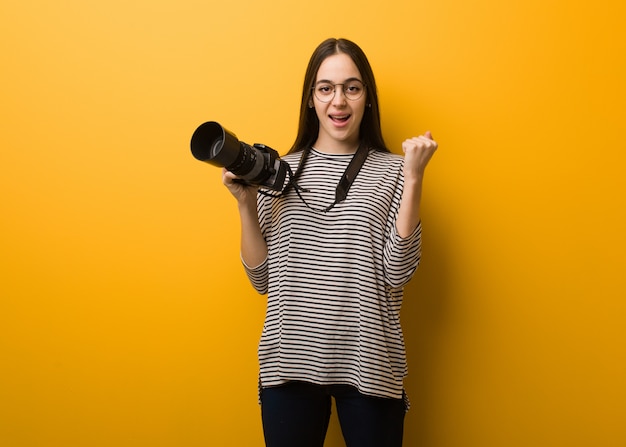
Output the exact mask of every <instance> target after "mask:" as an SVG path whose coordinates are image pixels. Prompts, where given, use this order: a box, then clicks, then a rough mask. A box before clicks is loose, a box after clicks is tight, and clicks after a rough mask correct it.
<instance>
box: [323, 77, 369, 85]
mask: <svg viewBox="0 0 626 447" xmlns="http://www.w3.org/2000/svg"><path fill="white" fill-rule="evenodd" d="M350 81H359V82H360V83H361V84H363V81H362V80H360V79H359V78H348V79H346V80H345V81H343V82H338V83H337V84H345V83H347V82H350ZM324 83H327V84H333V85H337V84H335V83H334V82H333V81H331V80H328V79H320V80H319V81H317V82H316V83H315V85H318V84H324Z"/></svg>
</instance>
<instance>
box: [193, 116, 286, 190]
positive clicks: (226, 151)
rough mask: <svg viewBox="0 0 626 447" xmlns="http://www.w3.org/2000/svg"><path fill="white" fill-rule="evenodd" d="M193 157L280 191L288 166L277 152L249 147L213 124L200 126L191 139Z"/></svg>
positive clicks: (266, 148)
mask: <svg viewBox="0 0 626 447" xmlns="http://www.w3.org/2000/svg"><path fill="white" fill-rule="evenodd" d="M191 153H192V154H193V156H194V157H195V158H196V159H198V160H200V161H204V162H206V163H209V164H212V165H214V166H218V167H222V168H226V169H227V170H229V171H230V172H232V173H233V174H235V175H237V176H238V177H239V178H241V180H242V181H243V182H244V183H248V184H250V185H258V186H264V187H266V188H269V189H273V190H275V191H281V190H282V189H283V184H284V183H285V177H286V175H287V171H288V165H287V163H286V162H285V161H283V160H281V159H280V157H279V155H278V152H276V151H275V150H274V149H272V148H271V147H268V146H265V145H264V144H258V143H257V144H254V145H252V146H250V145H249V144H246V143H244V142H242V141H239V140H238V139H237V136H236V135H235V134H234V133H232V132H229V131H228V130H226V129H225V128H224V127H222V126H221V125H220V124H219V123H217V122H215V121H208V122H206V123H204V124H201V125H200V126H199V127H198V128H197V129H196V130H195V132H194V133H193V135H192V137H191Z"/></svg>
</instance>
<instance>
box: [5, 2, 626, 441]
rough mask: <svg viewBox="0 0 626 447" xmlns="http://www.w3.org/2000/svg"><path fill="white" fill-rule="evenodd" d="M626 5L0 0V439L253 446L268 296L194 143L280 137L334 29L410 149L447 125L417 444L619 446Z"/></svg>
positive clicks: (624, 377) (275, 143)
mask: <svg viewBox="0 0 626 447" xmlns="http://www.w3.org/2000/svg"><path fill="white" fill-rule="evenodd" d="M624 5H625V3H624V2H623V1H618V0H614V1H607V0H598V1H595V2H576V1H565V0H562V1H546V0H523V1H522V0H519V1H518V0H514V1H512V2H507V1H495V0H491V1H489V0H478V1H474V2H467V1H462V0H441V1H428V2H427V1H422V0H417V1H416V0H407V1H404V2H403V1H393V0H392V1H386V2H375V1H363V2H352V3H350V2H348V3H346V2H343V3H342V2H334V1H333V2H330V1H327V0H321V1H317V2H309V3H306V4H303V3H302V4H301V3H300V2H298V1H293V0H289V1H287V0H281V1H275V2H273V3H267V2H257V1H253V0H245V1H237V0H233V1H227V2H217V1H211V0H209V1H206V0H205V1H199V0H198V1H194V0H168V1H165V0H162V1H159V0H151V1H147V0H137V1H132V0H123V1H122V0H108V1H101V2H88V1H83V0H58V1H54V2H52V1H44V0H40V1H33V0H20V1H14V0H3V1H2V3H1V5H0V42H1V43H0V45H1V48H2V67H1V71H0V102H1V105H0V107H1V116H0V131H1V132H0V145H1V152H0V187H1V190H0V191H1V193H0V194H1V195H0V213H1V214H0V215H1V221H0V254H1V261H0V262H1V264H0V280H1V281H0V297H1V300H0V362H1V364H0V445H2V446H7V447H22V446H29V447H30V446H41V447H56V446H88V447H98V446H107V447H108V446H117V447H126V446H128V447H137V446H149V447H160V446H168V447H169V446H171V447H193V446H259V445H262V431H261V426H260V417H259V407H258V404H257V401H256V380H257V372H258V370H257V362H256V344H257V342H258V337H259V334H260V330H261V326H262V318H263V312H264V298H263V297H260V296H258V295H256V293H255V292H254V291H253V290H252V288H251V287H250V285H249V284H248V282H247V279H246V278H245V276H244V273H243V270H242V268H241V266H240V263H239V258H238V237H239V236H238V235H239V228H238V219H237V213H236V207H235V203H234V200H233V199H232V198H231V197H230V196H229V194H228V193H227V192H226V191H225V189H224V188H223V186H222V185H221V182H220V172H219V169H217V168H215V167H212V166H210V165H207V164H204V163H200V162H198V161H196V160H195V159H194V158H193V157H192V156H191V154H190V151H189V139H190V137H191V134H192V132H193V130H195V128H196V127H197V126H198V125H199V124H201V123H202V122H204V121H208V120H217V121H219V122H221V123H222V124H223V125H224V126H225V127H227V128H228V129H230V130H231V131H233V132H234V133H235V134H237V136H238V137H239V139H241V140H242V141H245V142H248V143H250V144H251V143H255V142H260V143H265V144H267V145H269V146H272V147H274V148H275V149H277V150H279V152H280V153H281V154H284V153H285V151H286V150H287V148H288V147H289V145H290V144H291V142H292V141H293V139H294V137H295V132H296V126H297V114H298V106H299V97H300V89H301V83H302V79H303V76H304V69H305V65H306V63H307V61H308V58H309V56H310V54H311V52H312V51H313V49H314V48H315V46H316V45H317V44H318V43H319V42H321V41H322V40H323V39H325V38H326V37H331V36H332V37H347V38H350V39H352V40H354V41H356V42H357V43H359V44H360V45H361V46H362V48H363V49H364V50H365V52H366V53H367V54H368V56H369V58H370V62H371V63H372V65H373V68H374V71H375V73H376V76H377V81H378V83H379V93H380V101H381V110H382V119H383V128H384V129H383V130H384V132H385V135H386V139H387V142H388V144H389V145H390V146H391V147H392V148H393V150H394V151H397V152H399V147H400V142H401V141H402V140H403V139H404V138H406V137H409V136H413V135H414V134H418V133H422V132H424V131H425V130H428V129H430V130H432V132H433V134H434V136H435V138H436V139H437V140H438V141H439V143H440V150H439V152H438V153H437V154H436V157H435V158H434V159H433V161H432V164H431V166H430V167H429V170H428V174H427V179H426V185H425V193H424V213H423V221H424V238H425V240H424V253H423V261H422V262H423V263H422V267H421V269H420V271H419V272H418V274H417V275H416V277H415V279H414V280H413V282H412V283H411V284H410V286H409V287H408V290H407V298H406V302H405V306H404V308H403V323H404V327H405V331H406V342H407V346H408V355H409V367H410V376H409V378H408V380H407V388H408V392H409V395H410V397H411V400H412V409H411V411H410V412H409V413H408V416H407V420H406V436H405V438H406V443H405V445H407V446H432V447H461V446H462V447H474V446H475V447H502V446H508V447H517V446H519V447H522V446H523V447H528V446H541V447H544V446H545V447H552V446H567V447H578V446H580V447H583V446H623V445H626V424H625V423H624V421H625V420H626V419H625V415H626V343H625V342H626V329H625V328H624V325H625V323H626V318H625V317H626V304H625V303H624V298H625V296H626V293H625V292H626V284H625V280H624V266H625V265H626V262H625V261H626V259H625V255H624V252H625V249H626V243H625V240H624V229H625V228H626V222H625V217H624V214H625V213H624V210H623V209H624V205H625V203H624V202H625V200H624V193H625V185H624V168H625V166H624V165H625V163H624V162H625V160H626V155H625V149H626V145H625V143H624V131H625V130H626V129H625V127H626V126H625V125H624V123H625V115H626V113H625V112H626V109H625V104H626V101H625V100H626V89H625V87H624V84H625V81H626V63H625V61H626V59H625V55H626V33H625V32H624V31H623V25H624V23H625V21H626V14H625V6H624ZM326 445H327V447H332V446H341V445H343V444H342V441H341V436H340V432H339V428H338V424H337V421H336V419H334V418H333V420H332V422H331V429H330V433H329V436H328V441H327V443H326Z"/></svg>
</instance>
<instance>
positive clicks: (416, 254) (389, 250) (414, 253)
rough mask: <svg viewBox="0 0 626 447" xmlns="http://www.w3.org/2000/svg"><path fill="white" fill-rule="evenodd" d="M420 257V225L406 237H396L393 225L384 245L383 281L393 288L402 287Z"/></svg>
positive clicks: (409, 277) (415, 267)
mask: <svg viewBox="0 0 626 447" xmlns="http://www.w3.org/2000/svg"><path fill="white" fill-rule="evenodd" d="M421 255H422V223H421V221H420V222H419V223H418V224H417V227H416V228H415V230H414V231H413V233H411V234H410V235H409V236H408V237H406V238H402V237H400V235H398V231H397V230H396V226H395V223H394V225H393V226H392V230H391V236H390V238H389V241H388V242H387V244H386V245H385V251H384V258H383V267H384V269H385V281H386V282H387V284H389V286H391V287H393V288H401V287H404V286H405V285H406V284H407V283H408V282H409V281H410V280H411V278H412V277H413V274H414V273H415V270H416V269H417V267H418V266H419V262H420V259H421Z"/></svg>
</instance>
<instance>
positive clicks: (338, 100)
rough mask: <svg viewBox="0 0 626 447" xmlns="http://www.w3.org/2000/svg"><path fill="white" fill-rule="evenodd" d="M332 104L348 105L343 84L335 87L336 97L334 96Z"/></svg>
mask: <svg viewBox="0 0 626 447" xmlns="http://www.w3.org/2000/svg"><path fill="white" fill-rule="evenodd" d="M332 103H333V104H334V105H344V104H345V103H346V94H345V92H344V91H343V85H342V84H336V85H335V96H333V100H332Z"/></svg>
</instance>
